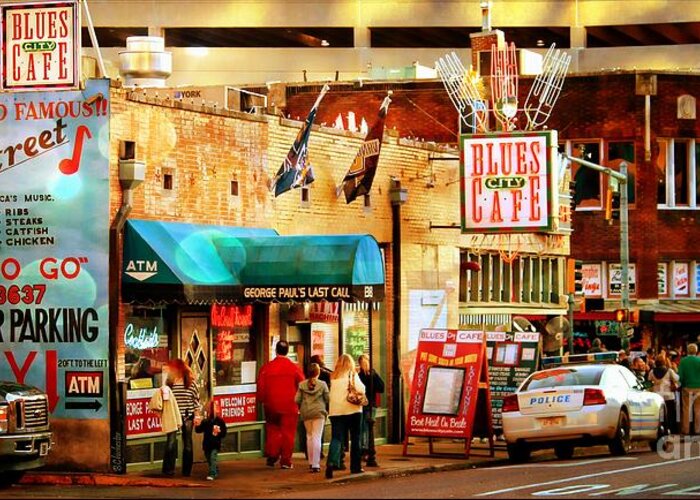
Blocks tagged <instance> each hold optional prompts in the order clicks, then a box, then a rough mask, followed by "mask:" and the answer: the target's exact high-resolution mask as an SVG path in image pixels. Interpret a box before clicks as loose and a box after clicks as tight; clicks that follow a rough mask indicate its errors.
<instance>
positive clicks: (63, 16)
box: [0, 0, 80, 90]
mask: <svg viewBox="0 0 700 500" xmlns="http://www.w3.org/2000/svg"><path fill="white" fill-rule="evenodd" d="M0 13H1V14H2V23H3V25H4V36H3V37H2V41H1V42H0V43H1V44H2V50H0V62H1V64H0V66H1V67H2V83H1V85H0V89H2V90H47V89H76V88H78V87H79V85H80V73H79V71H80V8H79V5H78V3H77V2H76V1H75V0H72V1H71V0H68V1H55V2H48V1H47V2H35V3H11V4H4V5H0Z"/></svg>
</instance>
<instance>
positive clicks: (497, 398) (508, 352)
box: [486, 332, 540, 434]
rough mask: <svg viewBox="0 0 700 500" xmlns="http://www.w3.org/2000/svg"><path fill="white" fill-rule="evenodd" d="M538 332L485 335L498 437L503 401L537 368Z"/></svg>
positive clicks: (492, 403)
mask: <svg viewBox="0 0 700 500" xmlns="http://www.w3.org/2000/svg"><path fill="white" fill-rule="evenodd" d="M539 340H540V334H539V333H537V332H486V356H487V359H488V365H489V384H490V386H491V411H492V415H493V427H494V429H495V430H496V432H497V433H498V434H500V431H501V429H502V428H503V424H502V419H501V407H502V406H503V398H505V397H506V396H507V395H509V394H513V393H514V392H515V391H516V390H517V389H518V387H519V386H520V384H521V383H522V382H523V380H525V379H526V378H527V377H528V376H529V375H530V374H531V373H532V372H534V371H535V370H536V369H537V364H538V362H539Z"/></svg>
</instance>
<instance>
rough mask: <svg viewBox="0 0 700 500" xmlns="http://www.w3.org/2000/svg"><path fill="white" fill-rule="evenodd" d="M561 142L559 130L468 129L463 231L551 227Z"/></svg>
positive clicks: (463, 157)
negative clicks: (556, 150)
mask: <svg viewBox="0 0 700 500" xmlns="http://www.w3.org/2000/svg"><path fill="white" fill-rule="evenodd" d="M556 145H557V140H556V132H555V131H547V132H508V133H502V134H497V135H496V134H494V135H463V136H462V137H461V138H460V154H461V215H462V232H465V233H466V232H489V231H497V232H503V231H509V232H512V231H520V232H538V231H543V232H544V231H550V230H552V229H553V225H554V221H553V218H554V216H555V215H556V216H558V213H557V208H556V206H555V205H556V203H555V200H556V202H558V199H557V197H555V196H553V195H552V194H553V193H557V192H558V191H557V189H556V188H557V183H556V176H555V175H554V173H553V172H554V169H553V168H552V162H553V158H554V155H553V151H552V148H553V147H554V148H555V147H556Z"/></svg>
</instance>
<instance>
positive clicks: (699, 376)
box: [678, 344, 700, 435]
mask: <svg viewBox="0 0 700 500" xmlns="http://www.w3.org/2000/svg"><path fill="white" fill-rule="evenodd" d="M678 376H679V377H680V380H681V400H682V402H683V408H682V415H683V418H682V420H681V433H683V434H686V435H688V434H690V415H691V414H692V415H693V427H694V428H695V434H700V357H698V345H697V344H688V355H687V356H686V357H685V358H683V359H681V362H680V364H679V365H678Z"/></svg>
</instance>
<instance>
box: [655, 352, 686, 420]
mask: <svg viewBox="0 0 700 500" xmlns="http://www.w3.org/2000/svg"><path fill="white" fill-rule="evenodd" d="M679 380H680V379H679V377H678V374H677V373H676V372H674V371H673V370H672V369H671V368H668V367H667V363H666V360H665V359H663V358H662V357H659V358H656V361H655V362H654V369H653V370H651V371H649V381H650V382H651V383H652V384H654V386H653V387H652V391H654V392H655V393H656V394H659V395H660V396H661V397H663V398H664V402H665V403H666V428H667V429H668V430H670V432H671V434H676V433H677V429H676V389H677V387H678V382H679Z"/></svg>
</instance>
